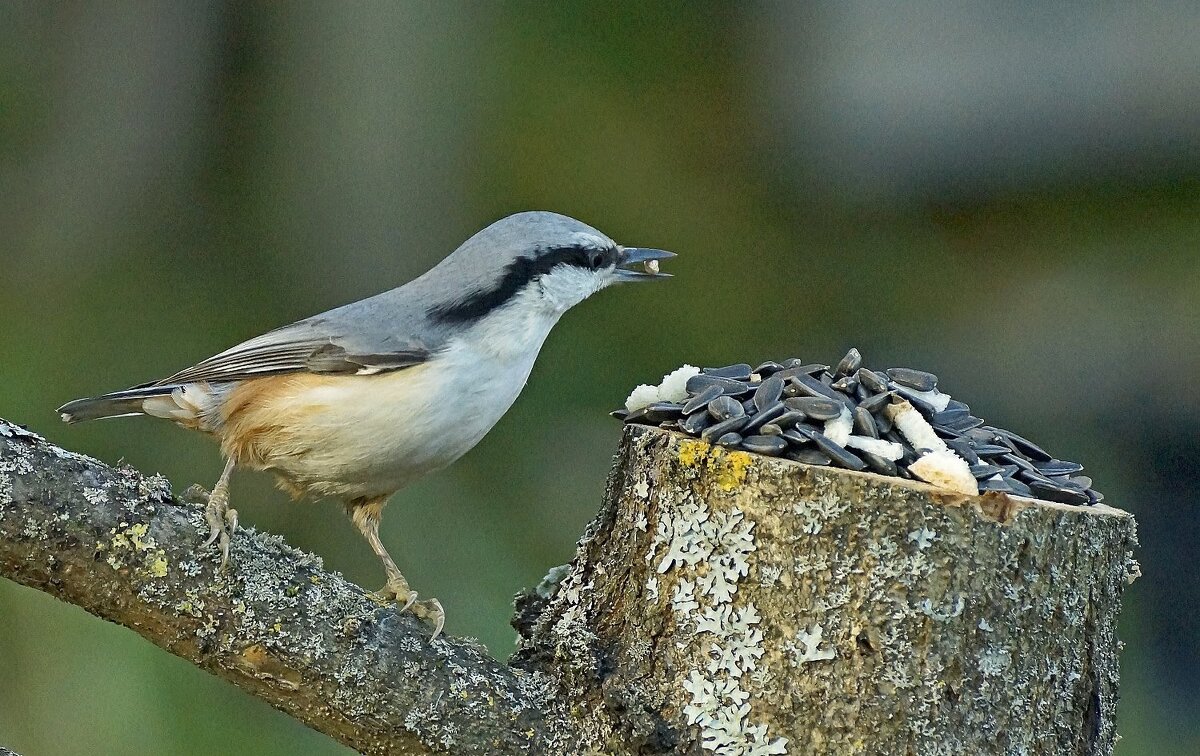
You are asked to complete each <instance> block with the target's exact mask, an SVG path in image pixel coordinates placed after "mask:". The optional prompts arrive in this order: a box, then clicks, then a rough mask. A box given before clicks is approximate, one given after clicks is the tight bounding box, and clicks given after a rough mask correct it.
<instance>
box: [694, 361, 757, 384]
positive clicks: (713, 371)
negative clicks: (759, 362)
mask: <svg viewBox="0 0 1200 756" xmlns="http://www.w3.org/2000/svg"><path fill="white" fill-rule="evenodd" d="M752 372H754V371H752V370H751V369H750V366H749V365H747V364H746V363H744V362H739V363H737V364H736V365H726V366H724V367H715V368H703V369H702V370H701V371H700V373H701V374H702V375H715V376H716V377H718V378H732V379H733V380H735V381H748V380H750V374H751V373H752Z"/></svg>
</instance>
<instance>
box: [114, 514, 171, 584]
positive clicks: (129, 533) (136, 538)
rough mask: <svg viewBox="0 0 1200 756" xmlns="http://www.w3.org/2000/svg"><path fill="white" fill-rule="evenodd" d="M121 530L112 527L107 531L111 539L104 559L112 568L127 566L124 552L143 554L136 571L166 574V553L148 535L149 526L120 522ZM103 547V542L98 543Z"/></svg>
mask: <svg viewBox="0 0 1200 756" xmlns="http://www.w3.org/2000/svg"><path fill="white" fill-rule="evenodd" d="M120 527H121V528H123V529H122V530H118V529H117V528H113V529H112V530H110V531H109V533H110V534H112V539H111V540H110V541H109V543H108V547H107V551H108V552H109V553H108V558H107V559H106V560H105V561H107V562H108V565H109V566H110V567H112V568H113V569H114V570H119V569H121V568H122V567H125V566H127V561H126V559H125V556H126V552H127V553H129V554H144V555H145V557H144V560H143V564H142V567H141V569H139V570H138V573H139V574H141V575H142V576H143V577H149V578H163V577H166V576H167V568H168V567H169V566H170V563H169V562H168V561H167V553H166V552H165V551H163V550H162V549H160V548H157V544H156V543H155V542H154V539H153V538H151V537H149V536H148V535H147V533H149V532H150V526H149V525H148V524H146V523H144V522H139V523H136V524H134V525H126V524H125V523H121V525H120ZM100 547H101V548H104V544H100Z"/></svg>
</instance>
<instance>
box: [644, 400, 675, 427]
mask: <svg viewBox="0 0 1200 756" xmlns="http://www.w3.org/2000/svg"><path fill="white" fill-rule="evenodd" d="M682 414H683V405H682V404H675V403H673V402H655V403H654V404H651V405H648V406H647V407H646V419H647V420H649V421H650V422H652V423H665V422H667V421H669V420H676V419H678V418H679V416H680V415H682Z"/></svg>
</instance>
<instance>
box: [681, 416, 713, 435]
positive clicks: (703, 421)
mask: <svg viewBox="0 0 1200 756" xmlns="http://www.w3.org/2000/svg"><path fill="white" fill-rule="evenodd" d="M709 418H710V415H709V414H708V412H707V411H704V410H701V411H700V412H693V413H692V414H690V415H687V416H686V417H684V418H683V419H682V420H680V421H679V429H680V430H681V431H683V432H684V433H687V434H690V435H692V436H699V435H700V431H702V430H704V429H705V428H707V427H708V425H709Z"/></svg>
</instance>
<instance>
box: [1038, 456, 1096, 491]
mask: <svg viewBox="0 0 1200 756" xmlns="http://www.w3.org/2000/svg"><path fill="white" fill-rule="evenodd" d="M1035 466H1036V467H1037V469H1038V471H1039V472H1041V474H1042V475H1074V474H1075V473H1077V472H1083V465H1081V464H1079V463H1078V462H1067V461H1065V460H1061V459H1052V460H1050V461H1049V462H1037V463H1035ZM1089 486H1090V484H1089ZM1084 487H1085V488H1087V487H1088V486H1084Z"/></svg>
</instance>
